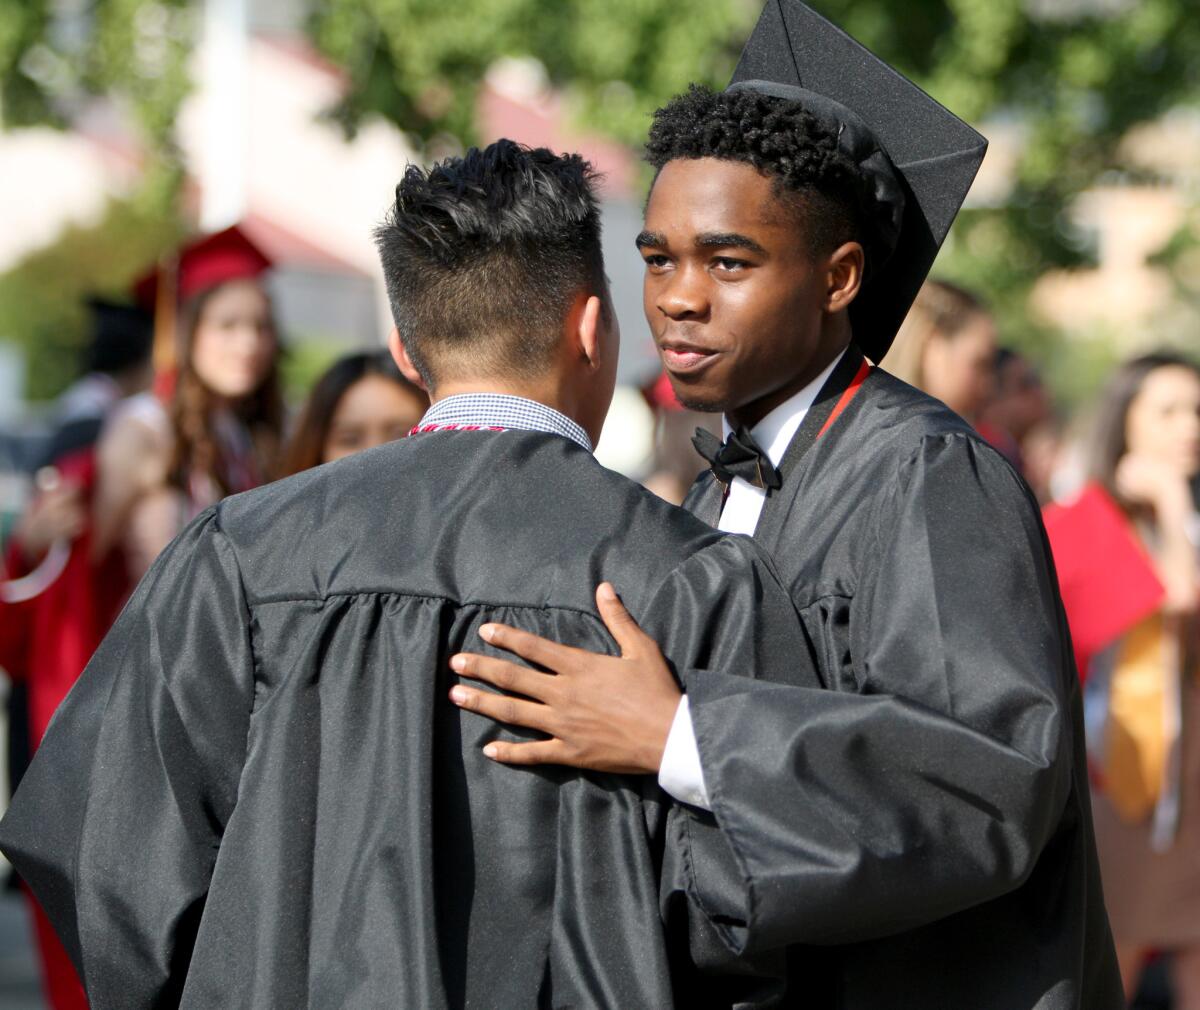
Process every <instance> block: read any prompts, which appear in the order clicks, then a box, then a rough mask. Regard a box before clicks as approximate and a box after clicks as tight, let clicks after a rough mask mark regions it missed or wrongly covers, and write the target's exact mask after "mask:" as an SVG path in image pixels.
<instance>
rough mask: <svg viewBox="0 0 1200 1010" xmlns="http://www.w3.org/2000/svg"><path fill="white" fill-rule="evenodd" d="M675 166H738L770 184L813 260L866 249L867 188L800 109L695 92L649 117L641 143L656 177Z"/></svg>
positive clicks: (832, 138)
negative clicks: (688, 162)
mask: <svg viewBox="0 0 1200 1010" xmlns="http://www.w3.org/2000/svg"><path fill="white" fill-rule="evenodd" d="M680 158H684V159H692V158H720V159H723V160H726V161H740V162H744V163H745V164H747V165H751V166H753V167H754V168H756V169H757V170H758V171H759V172H761V173H762V174H763V175H767V176H770V177H771V178H772V179H774V181H775V185H776V190H775V191H776V194H777V195H778V196H779V198H780V199H781V200H783V201H784V202H785V203H787V204H789V205H790V206H791V207H792V208H793V209H794V210H795V211H797V212H798V214H799V215H800V219H801V221H802V223H803V225H804V230H805V232H806V234H807V237H808V240H809V246H810V251H811V253H812V254H813V255H814V256H820V255H823V254H826V253H829V252H832V251H833V250H834V249H836V248H837V247H838V246H839V245H841V244H842V243H844V242H848V241H859V242H862V243H863V244H864V246H866V244H867V242H866V235H865V227H864V222H865V221H867V220H868V219H869V217H868V211H867V208H868V206H869V203H868V201H869V199H870V197H869V193H870V190H869V188H868V186H869V184H868V182H867V180H866V179H865V178H864V176H863V173H862V171H861V170H860V169H859V167H858V166H857V165H856V164H855V163H854V162H853V161H852V160H851V159H850V157H849V156H848V155H847V154H845V153H844V152H843V151H841V150H840V149H839V148H838V143H837V136H836V135H835V134H834V133H833V132H832V131H831V130H830V129H829V128H828V127H826V126H825V125H824V124H822V123H821V122H820V121H819V120H818V119H817V118H816V117H814V116H813V115H812V114H811V113H810V112H808V111H807V110H806V109H805V108H804V105H803V104H802V103H801V102H798V101H787V100H785V99H781V98H774V97H771V96H769V95H764V94H761V93H759V92H756V91H751V90H745V91H732V92H730V91H718V92H714V91H712V90H710V89H709V88H705V87H701V86H700V85H697V84H693V85H692V86H691V87H689V88H688V90H687V91H685V92H684V93H683V94H681V95H676V96H675V97H674V98H673V99H671V101H670V102H668V103H667V104H666V105H665V106H663V107H662V108H661V109H659V110H658V111H656V112H655V113H654V122H653V124H652V125H651V127H650V137H649V139H648V140H647V142H646V160H647V161H648V162H649V163H650V164H651V165H653V166H654V169H655V171H656V173H657V172H659V171H661V170H662V168H663V166H664V165H666V164H667V162H669V161H675V160H676V159H680ZM656 178H657V175H656Z"/></svg>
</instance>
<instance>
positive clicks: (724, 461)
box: [692, 425, 783, 492]
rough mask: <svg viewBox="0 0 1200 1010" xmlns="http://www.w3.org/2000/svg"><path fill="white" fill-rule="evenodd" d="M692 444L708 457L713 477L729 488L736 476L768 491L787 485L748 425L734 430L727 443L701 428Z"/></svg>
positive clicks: (698, 429) (702, 454)
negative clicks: (755, 439)
mask: <svg viewBox="0 0 1200 1010" xmlns="http://www.w3.org/2000/svg"><path fill="white" fill-rule="evenodd" d="M692 445H694V446H695V447H696V451H697V452H698V453H700V455H701V456H703V457H704V458H705V459H706V460H708V462H709V465H710V466H711V467H712V472H713V476H715V477H716V478H717V480H719V481H720V482H721V483H722V484H724V485H725V486H726V487H728V486H729V484H730V482H731V481H732V480H733V478H734V477H741V478H742V480H744V481H746V483H748V484H753V485H754V486H755V487H760V488H762V489H763V490H764V491H768V492H769V491H775V490H777V489H778V488H780V487H782V486H783V476H782V475H781V474H780V472H779V471H778V470H776V469H775V466H774V464H773V463H772V462H771V460H770V459H769V458H768V457H767V454H766V453H765V452H763V451H762V449H761V448H760V447H759V444H758V443H757V442H756V441H754V436H753V435H751V434H750V429H749V428H747V427H746V426H745V425H742V426H741V427H740V428H738V430H737V431H735V432H733V433H732V434H731V435H730V436H729V439H728V441H725V442H722V441H721V440H720V439H719V438H717V436H716V435H714V434H713V433H712V432H711V431H706V430H705V429H704V428H697V429H696V434H695V437H694V438H693V439H692Z"/></svg>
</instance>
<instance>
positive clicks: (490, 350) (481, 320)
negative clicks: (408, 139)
mask: <svg viewBox="0 0 1200 1010" xmlns="http://www.w3.org/2000/svg"><path fill="white" fill-rule="evenodd" d="M596 181H597V176H596V173H595V171H594V170H593V169H592V166H591V165H590V164H589V163H588V162H587V161H585V160H584V159H583V158H581V157H580V156H579V155H578V154H562V155H559V154H555V153H554V152H553V151H549V150H547V149H546V148H529V147H526V146H525V145H523V144H518V143H515V142H514V141H511V140H498V141H496V142H495V143H494V144H491V145H489V146H488V147H486V148H484V149H483V150H479V149H478V148H471V150H469V151H467V153H466V154H464V155H463V156H462V157H458V158H447V159H446V160H445V161H442V162H439V163H438V164H436V165H433V166H432V167H430V168H429V169H423V168H420V167H418V166H416V165H411V166H409V168H408V170H407V171H406V172H405V173H404V178H403V179H401V180H400V184H399V185H398V186H397V187H396V201H395V203H394V204H393V205H392V207H391V209H390V210H389V212H388V214H387V216H386V217H385V219H384V221H383V223H382V224H381V225H380V226H379V227H378V228H377V229H376V230H375V243H376V246H377V248H378V249H379V255H380V260H381V261H382V264H383V275H384V280H385V282H386V285H387V291H388V297H389V299H390V301H391V306H392V315H393V316H394V318H395V321H396V327H397V329H399V331H400V336H401V339H402V340H403V341H404V346H405V348H406V349H407V351H408V354H409V356H410V357H411V358H412V360H413V364H414V365H416V366H417V368H418V369H419V371H420V372H421V376H422V378H424V379H425V381H426V383H427V384H429V386H430V387H431V388H433V387H435V386H436V384H437V375H435V373H439V372H441V371H442V370H443V368H446V369H453V368H454V367H456V366H457V365H458V364H460V363H464V362H466V363H470V367H473V368H481V367H483V368H486V369H487V370H488V371H489V372H491V373H493V374H495V373H502V374H508V375H529V374H536V373H538V372H542V371H544V370H545V369H546V368H547V367H549V363H550V362H551V361H552V360H553V357H554V354H555V352H556V349H557V345H558V340H559V337H560V335H561V332H562V323H563V320H564V319H565V318H566V315H567V312H568V311H569V310H570V308H571V303H572V300H573V299H574V298H575V297H576V296H577V295H578V294H580V293H581V292H582V293H585V294H588V295H598V296H599V297H600V298H601V301H602V304H603V306H604V312H605V315H606V317H607V316H608V314H609V312H610V311H611V309H610V305H609V295H608V282H607V280H606V278H605V275H604V256H603V253H602V252H601V248H600V209H599V203H598V200H597V196H596V189H595V187H596Z"/></svg>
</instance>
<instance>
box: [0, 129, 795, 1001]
mask: <svg viewBox="0 0 1200 1010" xmlns="http://www.w3.org/2000/svg"><path fill="white" fill-rule="evenodd" d="M378 243H379V248H380V251H381V255H382V259H383V265H384V272H385V275H386V277H387V281H388V285H389V293H390V296H391V299H392V302H393V306H394V311H395V314H396V319H397V325H398V327H399V333H400V334H401V335H402V345H401V340H400V339H397V338H395V336H394V338H393V351H394V353H395V354H396V356H397V358H398V359H399V360H400V361H401V362H402V363H403V366H404V367H405V368H406V369H407V370H408V371H409V372H412V373H415V372H419V373H420V376H421V377H423V379H424V381H425V383H426V384H427V385H428V387H429V390H430V392H431V394H432V399H433V405H432V407H431V409H430V411H429V413H428V415H427V416H426V417H425V418H424V420H423V421H422V423H421V425H420V426H419V428H418V429H417V430H416V432H415V433H414V435H413V436H412V437H410V438H407V439H404V440H402V441H400V442H397V443H393V444H391V445H388V446H384V447H381V448H379V449H377V450H372V451H369V452H366V453H362V454H360V455H357V456H354V457H352V458H349V459H346V460H344V461H340V462H337V463H333V464H330V465H329V466H325V467H320V468H317V469H316V470H313V471H310V472H308V473H305V474H301V475H299V476H297V477H294V478H292V479H289V480H286V481H282V482H279V483H276V484H273V485H270V486H268V487H265V488H262V489H259V490H257V491H254V492H250V493H249V494H244V495H239V496H236V497H234V498H230V499H227V500H226V501H225V502H223V503H222V504H220V505H217V506H215V507H214V508H212V509H209V510H208V511H206V512H205V513H203V514H202V515H201V516H200V517H199V518H198V519H197V520H196V521H195V522H194V523H193V524H192V525H191V526H190V527H189V528H188V529H187V530H186V531H185V532H184V533H183V534H181V536H180V537H179V538H178V539H177V540H176V541H175V542H174V544H173V545H172V547H170V548H169V549H168V550H167V551H166V552H165V553H164V555H163V556H162V558H161V559H160V560H159V561H158V562H157V563H156V565H155V566H154V568H153V569H152V570H151V572H150V573H149V574H148V575H147V577H146V578H145V580H144V581H143V583H142V584H141V586H140V587H139V589H138V591H137V593H136V595H135V596H134V598H133V600H132V601H131V602H130V604H129V606H128V607H127V608H126V609H125V611H124V613H123V614H122V616H121V618H120V620H119V622H118V624H117V625H116V627H115V628H114V630H113V632H112V634H110V635H109V637H108V638H107V639H106V640H105V642H104V644H103V646H102V647H101V648H100V650H99V652H98V653H97V655H96V657H95V659H94V660H93V662H92V663H91V665H90V666H89V668H88V670H87V671H86V673H85V674H84V676H83V678H82V681H81V683H80V684H79V686H78V688H77V689H76V690H75V691H74V692H73V693H72V694H71V696H70V697H69V698H68V700H67V701H66V703H65V704H64V706H63V707H62V708H61V709H60V710H59V712H58V715H57V716H56V719H55V722H54V724H53V725H52V727H51V729H50V731H49V733H48V734H47V737H46V740H45V743H44V744H43V746H42V749H41V750H40V751H39V753H38V755H37V758H36V759H35V761H34V762H33V766H32V768H31V770H30V772H29V774H28V776H27V778H26V781H25V784H24V785H23V786H22V788H21V790H20V791H19V792H18V794H17V796H16V798H15V801H14V804H13V806H12V809H11V810H10V812H9V813H8V815H7V817H6V818H5V820H4V822H3V824H2V825H0V848H3V850H4V852H5V854H6V855H7V856H8V857H9V858H10V859H11V860H12V861H13V863H14V864H15V865H16V866H17V868H18V869H19V870H20V872H21V874H22V875H23V876H24V877H25V879H26V880H28V881H29V882H30V884H31V885H32V887H33V888H34V890H35V891H36V892H37V894H38V897H39V899H40V900H41V901H42V902H43V903H44V905H45V907H46V910H47V912H48V913H49V915H50V916H51V918H52V920H53V921H54V923H55V926H56V928H57V930H58V932H59V934H60V935H61V937H62V938H63V940H64V942H65V944H66V946H67V948H68V950H69V951H70V952H71V954H72V956H73V959H74V961H75V963H76V965H77V966H78V968H79V970H80V975H81V978H82V979H83V981H84V984H85V986H86V988H87V992H88V997H89V999H90V1002H91V1006H92V1008H93V1010H107V1008H121V1010H130V1008H139V1007H152V1006H153V1007H158V1006H176V1005H178V1006H184V1007H218V1006H220V1007H234V1006H239V1007H280V1008H282V1007H299V1006H311V1007H339V1008H341V1007H379V1006H394V1007H413V1008H416V1007H420V1008H423V1010H428V1008H432V1010H436V1008H451V1007H464V1006H486V1007H496V1008H512V1010H524V1008H529V1007H565V1006H573V1007H661V1006H670V1005H673V1003H674V1002H675V1001H677V1000H678V1001H679V1004H680V1005H686V1006H689V1007H690V1006H704V1005H709V1003H710V1001H712V1000H716V998H717V997H716V995H715V990H712V991H702V992H701V993H699V994H697V993H696V992H688V991H684V990H680V989H678V988H674V987H673V978H672V974H673V970H672V969H673V967H674V965H675V964H676V963H677V962H675V963H672V962H669V961H668V946H669V944H668V939H667V933H666V932H664V928H663V924H662V920H661V918H660V896H659V883H660V864H662V863H664V862H665V864H666V865H665V869H664V870H663V874H664V877H665V879H666V883H665V884H664V885H663V892H664V894H663V899H662V906H663V908H664V914H666V915H667V917H668V918H672V917H673V916H674V914H675V913H674V911H673V910H674V909H678V908H680V907H681V906H680V903H679V902H678V900H677V898H678V897H679V895H681V894H682V885H676V884H673V883H672V882H671V881H673V880H677V879H679V878H678V877H677V876H673V875H674V874H677V873H681V872H683V868H682V867H680V866H678V865H677V864H673V863H672V856H671V853H670V852H667V853H666V855H665V856H664V853H663V846H664V843H665V835H666V833H667V814H668V805H667V803H666V801H665V798H660V797H661V794H660V793H658V790H657V787H656V786H655V784H654V782H653V780H652V779H648V778H646V777H644V776H636V777H633V776H623V775H621V774H619V773H620V772H622V771H623V769H622V768H621V767H620V766H612V767H611V768H608V769H606V770H605V772H602V773H579V772H574V771H566V770H554V769H551V770H548V771H547V772H545V773H541V774H534V775H531V774H529V773H527V772H522V771H517V770H513V769H509V768H505V767H503V766H502V765H498V764H495V763H493V762H490V761H489V760H488V759H487V758H486V757H484V756H483V754H482V750H483V748H484V747H485V745H487V744H488V743H489V742H492V741H504V740H508V741H512V740H513V739H528V738H529V736H530V734H528V733H521V734H519V735H518V736H516V737H514V736H513V734H512V733H511V732H509V731H497V729H496V727H495V726H494V724H492V723H491V722H490V721H488V720H485V719H482V718H479V717H477V716H474V715H472V714H470V713H463V712H461V711H460V710H458V709H457V708H455V707H454V706H453V705H451V704H449V703H448V702H447V701H446V692H447V691H448V690H450V689H451V686H452V685H453V684H454V683H456V681H457V678H456V677H455V676H454V675H453V674H452V673H451V671H450V670H449V668H448V661H449V659H450V657H451V655H452V654H454V653H455V652H456V651H458V650H461V649H463V648H464V647H465V646H466V644H467V643H468V642H469V641H471V642H473V641H474V640H475V639H476V637H477V636H478V634H479V632H480V628H481V626H485V625H487V624H488V622H504V623H505V624H506V625H513V626H516V627H520V628H524V629H525V630H527V631H529V632H533V633H537V634H540V635H544V636H550V637H553V638H555V639H558V640H559V641H562V642H566V643H569V644H570V645H573V646H577V647H579V648H581V649H587V650H590V651H593V652H594V651H601V652H609V653H616V652H617V651H618V648H619V649H620V650H623V652H624V654H626V655H627V656H629V657H630V660H631V661H632V660H633V657H636V656H639V655H641V654H642V653H643V652H645V651H650V652H652V653H653V662H652V664H651V667H652V668H653V669H654V671H655V673H659V674H663V675H664V676H665V682H664V681H661V680H658V679H656V680H655V684H656V685H658V686H659V690H657V692H655V697H652V698H647V696H645V695H644V694H640V695H639V696H638V703H639V706H640V709H639V711H637V712H630V713H627V715H628V719H627V720H624V721H623V722H622V731H623V732H627V731H628V728H629V726H630V725H633V726H636V727H637V728H636V729H634V731H633V732H634V735H635V736H636V737H638V738H639V739H641V740H647V741H648V742H646V743H642V744H639V745H638V747H637V749H638V750H640V751H644V752H646V754H650V753H652V752H653V751H655V750H661V748H662V740H658V741H654V740H653V739H652V737H653V732H654V729H653V728H654V727H655V726H658V725H661V724H662V718H661V717H662V715H663V713H664V712H665V713H666V714H667V716H668V718H669V713H670V711H671V710H673V708H674V706H675V703H676V697H675V696H676V691H675V689H674V687H673V684H672V682H671V678H670V675H669V674H668V673H667V671H666V667H665V665H663V664H662V661H661V659H659V658H658V654H657V651H656V650H654V649H653V643H652V642H651V641H650V640H649V639H647V638H645V637H644V636H643V635H642V633H641V632H640V631H637V630H636V626H635V625H633V623H632V621H631V620H630V616H629V614H630V613H631V614H632V615H633V616H634V617H636V619H637V620H638V622H640V624H641V625H642V627H644V628H645V629H646V630H647V631H648V632H649V633H650V634H652V635H654V636H655V639H656V640H657V641H658V642H660V643H661V644H662V645H663V646H664V650H665V653H666V655H667V657H669V660H670V662H671V663H672V664H673V665H674V667H675V669H677V670H678V671H679V672H680V673H681V674H685V673H687V671H689V670H692V669H695V670H700V671H702V670H704V669H718V668H729V669H732V668H734V667H737V666H739V665H741V664H747V665H748V666H750V667H753V668H755V669H756V670H765V671H768V672H769V671H770V670H771V669H772V668H782V666H783V663H782V660H783V658H784V657H786V656H787V655H789V654H792V653H794V652H795V651H796V650H797V649H798V648H799V647H800V642H799V637H798V635H797V634H796V633H795V632H794V631H793V630H791V628H792V624H793V623H794V622H791V621H789V620H788V615H789V614H790V611H791V605H790V602H789V600H788V598H787V594H786V593H785V592H784V591H783V590H782V589H780V588H779V587H778V585H777V584H776V583H775V582H774V581H773V577H772V576H771V574H770V572H769V571H768V569H767V567H766V565H765V564H764V563H763V562H762V561H761V560H760V556H759V555H758V553H757V552H756V550H755V549H754V548H753V545H752V544H751V543H750V542H749V541H745V540H738V539H737V538H726V537H721V536H719V535H718V534H716V533H715V532H713V531H712V530H711V529H709V528H708V527H707V526H705V525H704V524H703V523H700V522H699V521H697V520H695V519H693V518H692V517H691V516H689V515H687V514H686V513H685V512H683V511H681V510H677V509H674V508H672V507H670V506H668V505H666V504H665V503H663V502H661V501H659V500H658V499H656V498H654V496H652V495H650V494H649V493H648V492H645V491H643V490H642V489H641V488H638V487H637V486H635V485H634V484H632V483H630V482H628V481H626V480H624V479H623V478H621V477H619V476H617V475H615V474H613V473H611V472H609V471H607V470H605V469H603V468H602V467H600V466H599V464H597V463H596V462H595V460H594V458H593V457H592V455H591V451H590V450H591V443H592V441H593V440H594V439H595V438H596V437H597V436H598V433H599V430H600V427H601V422H602V420H603V417H604V415H605V413H606V411H607V408H608V403H609V400H610V397H611V395H612V391H613V383H614V376H615V369H616V355H617V342H618V336H617V332H616V329H615V325H614V324H613V323H612V322H611V320H612V314H611V310H610V308H609V306H608V295H607V288H606V282H605V279H604V272H603V262H602V258H601V253H600V224H599V218H598V212H597V207H596V202H595V198H594V195H593V192H592V188H591V176H590V170H589V168H588V166H587V163H586V162H584V161H582V160H581V159H580V158H579V157H578V156H565V157H557V156H555V155H553V154H551V153H550V152H549V151H545V150H534V151H530V150H527V149H524V148H520V147H518V146H517V145H515V144H512V143H511V142H508V141H501V142H499V143H497V144H494V145H492V146H491V147H489V148H487V149H486V150H485V151H482V152H480V151H475V150H473V151H471V152H470V153H468V154H467V155H466V156H465V157H464V158H462V159H451V160H449V161H447V162H445V163H443V164H441V165H439V166H436V167H434V168H433V169H431V170H430V171H429V172H427V173H426V172H423V171H421V170H419V169H417V168H410V169H409V170H408V173H407V174H406V175H405V177H404V179H403V181H402V182H401V183H400V185H399V186H398V187H397V193H396V203H395V207H394V209H393V211H392V213H391V215H390V217H389V219H388V221H387V222H386V223H385V224H384V225H383V226H382V227H381V228H380V229H379V232H378ZM603 580H615V581H619V582H620V584H621V585H622V587H623V591H624V593H625V603H626V604H627V605H628V607H629V613H626V611H625V610H624V609H623V608H622V605H621V603H620V602H618V601H617V600H616V598H615V596H612V595H611V593H608V594H606V592H605V590H604V588H603V587H602V588H601V591H600V593H599V594H597V597H596V598H595V599H594V598H593V596H592V590H591V588H590V587H592V586H595V585H596V584H597V583H599V582H601V581H603ZM597 605H598V608H599V611H600V612H601V614H602V615H603V616H604V618H605V621H606V622H608V624H609V626H610V627H611V628H612V629H613V633H614V636H615V638H616V647H614V644H613V641H612V639H610V638H609V637H608V635H607V634H606V632H605V624H604V623H602V621H601V619H600V617H598V616H597ZM768 624H769V626H770V627H771V628H773V629H775V630H774V631H772V632H770V633H769V634H767V635H764V633H763V629H764V628H765V627H767V626H768ZM626 628H630V629H633V630H631V632H630V634H629V635H626V633H625V629H626ZM774 657H779V659H778V660H776V659H775V658H774ZM664 686H665V690H664V689H662V688H663V687H664ZM508 704H509V705H510V706H511V709H510V711H509V715H512V716H514V717H515V715H516V714H517V713H518V712H519V710H520V707H521V706H522V705H523V703H522V702H521V701H519V700H515V699H511V698H510V699H509V701H508ZM543 728H545V729H548V730H551V731H554V730H555V729H556V727H554V726H552V725H548V724H547V725H545V726H544V727H543ZM664 732H665V730H664ZM600 736H601V738H603V733H602V732H601V734H600ZM611 743H612V744H614V745H619V746H624V745H625V744H626V743H627V741H625V740H621V741H612V742H611ZM646 760H651V758H649V757H646V756H643V758H642V759H641V761H640V762H639V763H644V762H645V761H646ZM677 815H678V811H676V814H673V815H672V816H677ZM680 816H681V815H680ZM683 918H684V919H685V920H686V918H687V913H686V912H684V913H683ZM697 923H700V920H699V919H696V920H694V921H693V922H692V924H691V926H690V927H689V926H688V925H686V924H684V923H681V925H680V929H679V933H680V936H681V943H682V946H683V948H684V949H686V948H687V945H688V943H689V941H693V942H694V941H695V937H696V933H695V930H696V929H697V928H700V926H698V925H697ZM701 925H702V924H701ZM672 942H673V941H672ZM674 981H678V977H677V978H676V979H675V980H674ZM718 1005H720V1004H719V1001H718ZM724 1005H728V1002H726V1003H725V1004H724Z"/></svg>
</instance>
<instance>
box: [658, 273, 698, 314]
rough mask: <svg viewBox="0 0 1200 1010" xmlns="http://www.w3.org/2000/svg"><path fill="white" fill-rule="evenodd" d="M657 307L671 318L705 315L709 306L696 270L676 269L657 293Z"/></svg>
mask: <svg viewBox="0 0 1200 1010" xmlns="http://www.w3.org/2000/svg"><path fill="white" fill-rule="evenodd" d="M658 308H659V310H660V311H661V312H662V313H663V315H665V316H668V317H669V318H671V319H698V318H702V317H704V316H707V315H708V312H709V308H710V305H709V299H708V291H707V289H706V285H705V284H704V283H703V279H702V278H701V277H699V276H697V271H695V270H691V269H686V268H685V269H679V270H676V271H675V272H674V274H672V275H671V277H670V279H669V280H668V281H667V283H666V284H665V285H664V286H663V289H662V291H661V292H660V293H659V297H658Z"/></svg>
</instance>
